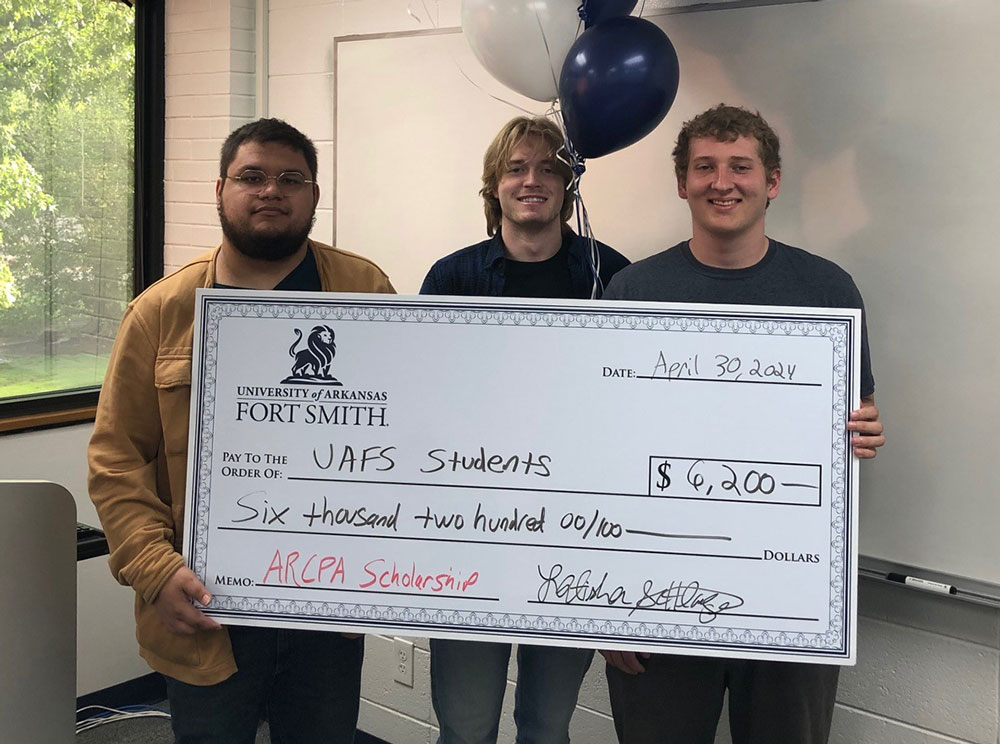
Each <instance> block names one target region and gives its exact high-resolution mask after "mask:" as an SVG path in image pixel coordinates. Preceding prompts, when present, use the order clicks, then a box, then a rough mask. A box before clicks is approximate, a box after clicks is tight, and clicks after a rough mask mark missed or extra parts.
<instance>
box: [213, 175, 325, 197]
mask: <svg viewBox="0 0 1000 744" xmlns="http://www.w3.org/2000/svg"><path fill="white" fill-rule="evenodd" d="M226 178H228V179H229V180H230V181H236V184H237V185H238V186H239V187H240V188H241V189H243V190H245V191H248V192H250V193H253V194H259V193H260V192H261V191H263V190H264V189H266V188H267V184H268V182H269V181H272V180H273V181H274V183H275V184H276V185H277V187H278V190H279V191H285V192H294V191H298V190H299V189H301V188H302V187H303V186H305V185H306V184H307V183H315V181H310V180H309V179H308V178H306V177H305V176H303V175H302V174H301V173H299V172H298V171H285V172H284V173H279V174H278V175H276V176H269V175H267V174H266V173H265V172H264V171H259V170H252V169H250V170H245V171H243V172H242V173H241V174H240V175H238V176H226Z"/></svg>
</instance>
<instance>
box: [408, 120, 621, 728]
mask: <svg viewBox="0 0 1000 744" xmlns="http://www.w3.org/2000/svg"><path fill="white" fill-rule="evenodd" d="M563 144H564V143H563V138H562V134H561V133H560V131H559V129H558V127H556V125H555V124H553V123H552V122H550V121H548V120H547V119H543V118H534V119H529V118H525V117H519V118H516V119H513V120H511V121H510V122H508V123H507V124H506V125H505V126H504V127H503V128H502V129H501V130H500V132H499V133H498V134H497V136H496V137H495V138H494V139H493V142H492V143H491V144H490V146H489V147H488V148H487V150H486V154H485V156H484V158H483V186H482V189H481V190H480V192H479V193H480V194H481V196H482V197H483V202H484V209H485V212H486V232H487V234H488V235H489V236H491V237H490V238H489V239H488V240H485V241H483V242H481V243H477V244H475V245H471V246H468V247H467V248H463V249H461V250H459V251H456V252H455V253H452V254H450V255H448V256H445V257H444V258H442V259H440V260H439V261H437V262H436V263H435V264H434V265H433V266H432V267H431V270H430V271H429V272H428V274H427V277H426V278H425V279H424V283H423V286H422V287H421V289H420V291H421V293H422V294H444V295H472V296H476V295H478V296H493V297H499V296H507V297H548V298H576V299H586V298H589V297H592V296H597V297H599V296H600V294H601V290H602V288H603V287H604V286H605V285H606V283H607V282H608V281H609V280H610V279H611V277H612V276H613V275H614V274H615V273H616V272H617V271H618V270H620V269H622V268H623V267H624V266H626V265H627V264H628V259H626V258H625V257H624V256H622V255H621V254H620V253H618V252H617V251H614V250H612V249H611V248H609V247H608V246H606V245H604V244H602V243H597V244H596V246H595V248H594V249H593V250H594V252H593V253H592V249H591V245H590V244H589V242H588V241H587V240H585V239H584V238H582V237H581V236H579V235H576V234H575V233H574V232H573V231H572V230H570V228H569V226H568V225H567V220H568V219H569V217H570V214H571V213H572V210H573V205H572V201H571V199H570V198H569V195H568V193H567V188H568V186H569V184H570V182H571V180H572V171H571V170H570V168H569V166H568V165H566V163H565V162H564V161H563V160H561V159H560V158H559V151H560V149H562V147H563ZM598 267H599V268H598ZM527 379H530V378H526V384H530V383H528V382H527ZM430 649H431V695H432V701H433V704H434V712H435V713H436V714H437V718H438V722H439V724H440V727H441V733H440V738H439V739H438V742H439V744H490V743H492V742H496V739H497V729H498V726H499V722H500V712H501V708H502V705H503V697H504V691H505V688H506V684H507V664H508V661H509V659H510V652H511V646H510V644H507V643H478V642H474V641H456V640H440V639H431V641H430ZM593 655H594V652H593V651H592V650H589V649H572V648H555V647H546V646H532V645H521V646H519V647H518V651H517V669H518V672H517V686H516V688H515V703H514V720H515V723H516V725H517V741H518V742H519V743H520V744H564V742H568V741H569V722H570V718H571V717H572V715H573V710H574V709H575V707H576V700H577V697H578V695H579V691H580V683H581V682H582V680H583V675H584V673H585V672H586V671H587V668H588V667H589V666H590V662H591V659H592V658H593Z"/></svg>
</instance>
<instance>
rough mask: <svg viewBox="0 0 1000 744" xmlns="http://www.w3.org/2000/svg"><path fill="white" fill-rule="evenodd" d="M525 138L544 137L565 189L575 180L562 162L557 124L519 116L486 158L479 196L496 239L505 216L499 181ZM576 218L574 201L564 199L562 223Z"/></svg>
mask: <svg viewBox="0 0 1000 744" xmlns="http://www.w3.org/2000/svg"><path fill="white" fill-rule="evenodd" d="M526 137H541V139H542V141H543V142H544V143H545V144H546V145H548V147H549V155H550V156H551V157H552V159H553V160H554V161H555V170H556V173H558V174H559V176H561V177H562V179H563V185H564V186H568V185H569V183H570V182H571V181H572V180H573V170H572V168H570V167H569V165H568V164H567V163H566V162H565V161H564V160H563V159H561V158H559V157H558V155H559V152H560V151H561V150H563V148H564V146H565V142H564V141H563V135H562V132H561V131H559V127H558V126H556V124H555V123H553V122H552V121H550V120H549V119H546V118H544V117H541V116H536V117H532V118H529V117H527V116H518V117H517V118H514V119H511V120H510V121H509V122H507V123H506V124H505V125H504V127H503V129H501V130H500V132H499V133H498V134H497V136H496V137H494V138H493V141H492V142H491V143H490V146H489V147H488V148H486V154H485V155H484V156H483V187H482V188H481V189H480V190H479V195H480V196H482V197H483V211H484V212H485V214H486V234H487V235H489V236H493V235H495V234H496V232H497V231H498V230H499V229H500V221H501V219H502V217H503V214H502V213H501V211H500V199H499V198H498V197H497V187H498V186H499V184H500V178H501V177H502V176H503V174H504V172H505V171H506V170H507V168H508V166H509V165H510V156H511V153H512V152H513V151H514V148H515V147H517V146H518V145H519V144H521V142H522V141H523V140H524V139H525V138H526ZM571 214H573V200H572V199H569V198H564V199H563V205H562V210H561V211H560V213H559V216H560V218H561V219H562V221H563V222H566V221H567V220H568V219H569V218H570V215H571Z"/></svg>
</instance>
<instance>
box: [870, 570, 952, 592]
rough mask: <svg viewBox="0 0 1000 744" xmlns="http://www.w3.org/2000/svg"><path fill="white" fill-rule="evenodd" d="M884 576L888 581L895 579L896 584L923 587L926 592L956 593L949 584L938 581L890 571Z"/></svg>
mask: <svg viewBox="0 0 1000 744" xmlns="http://www.w3.org/2000/svg"><path fill="white" fill-rule="evenodd" d="M886 578H887V579H889V581H895V582H896V583H897V584H906V585H907V586H912V587H915V588H917V589H924V590H926V591H928V592H937V593H938V594H958V590H957V589H956V588H955V587H953V586H952V585H951V584H942V583H941V582H940V581H931V580H930V579H921V578H919V577H917V576H905V575H904V574H900V573H891V574H889V575H888V576H886Z"/></svg>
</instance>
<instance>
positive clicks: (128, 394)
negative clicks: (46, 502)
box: [88, 119, 394, 744]
mask: <svg viewBox="0 0 1000 744" xmlns="http://www.w3.org/2000/svg"><path fill="white" fill-rule="evenodd" d="M316 160H317V158H316V148H315V146H314V145H313V143H312V141H310V140H309V138H308V137H306V136H305V135H304V134H302V133H301V132H299V131H298V130H297V129H295V128H294V127H292V126H290V125H288V124H286V123H285V122H283V121H280V120H277V119H261V120H259V121H255V122H251V123H250V124H246V125H244V126H242V127H240V128H239V129H237V130H236V131H234V132H233V133H232V134H230V135H229V137H228V138H227V139H226V141H225V143H224V144H223V146H222V155H221V162H220V170H219V180H218V181H217V182H216V185H215V197H216V206H217V208H218V212H219V221H220V222H221V225H222V233H223V239H222V244H221V245H220V246H219V247H218V248H216V249H215V250H214V251H212V252H210V253H208V254H206V255H204V256H201V257H200V258H197V259H195V260H194V261H192V262H191V263H189V264H187V265H186V266H184V267H183V268H181V269H180V270H179V271H177V272H176V273H174V274H172V275H171V276H169V277H167V278H165V279H162V280H160V281H159V282H157V283H156V284H154V285H153V286H152V287H150V288H149V289H147V290H146V291H145V292H143V293H142V294H141V295H139V297H137V298H136V299H135V300H133V301H132V303H130V305H129V307H128V310H127V311H126V313H125V317H124V319H123V320H122V325H121V328H120V329H119V331H118V336H117V338H116V340H115V345H114V349H113V351H112V354H111V360H110V362H109V364H108V371H107V375H106V377H105V380H104V386H103V388H102V390H101V397H100V402H99V404H98V409H97V418H96V421H95V424H94V434H93V438H92V439H91V442H90V449H89V452H88V455H89V460H90V495H91V498H92V499H93V501H94V504H95V505H96V506H97V510H98V513H99V514H100V517H101V523H102V525H103V526H104V530H105V532H106V533H107V537H108V544H109V546H110V548H111V556H110V559H109V563H110V566H111V571H112V573H113V574H114V576H115V578H116V579H117V580H118V581H119V582H121V583H122V584H126V585H129V586H131V587H133V588H134V589H135V591H136V595H137V596H136V625H137V632H136V636H137V638H138V641H139V646H140V654H141V655H142V657H143V658H144V659H146V661H147V662H148V663H149V665H150V666H151V667H152V668H153V669H155V670H156V671H158V672H161V673H162V674H164V675H165V676H166V679H167V694H168V696H169V699H170V709H171V714H172V718H173V728H174V735H175V737H176V741H177V742H203V741H211V742H233V743H234V744H236V743H237V742H238V743H240V744H245V743H246V742H253V741H254V738H255V736H256V730H257V724H258V721H259V719H260V715H261V713H262V712H264V713H265V714H266V715H267V718H268V720H269V722H270V727H271V736H272V739H273V740H274V741H292V742H314V741H316V742H318V741H323V742H350V741H352V740H353V737H354V729H355V726H356V724H357V717H358V705H359V697H360V688H361V661H362V657H363V639H361V638H357V637H351V638H348V637H345V636H342V635H340V634H337V633H324V632H318V631H305V630H286V629H276V628H254V627H239V626H231V627H228V628H223V627H222V626H220V625H219V624H218V623H217V622H215V621H214V620H212V619H211V618H209V617H207V616H206V615H204V614H203V613H202V612H201V611H200V610H199V609H198V607H197V606H196V604H195V603H198V604H201V605H205V604H208V603H209V602H210V601H211V595H210V594H209V592H208V591H207V590H206V588H205V586H204V585H203V584H202V583H201V582H200V581H199V580H198V578H197V577H196V576H195V574H194V573H193V572H192V571H191V570H190V569H189V568H187V566H186V565H185V563H184V558H183V557H182V556H181V554H180V543H181V539H182V532H183V524H184V503H185V499H184V483H185V474H186V464H187V437H188V410H189V404H190V397H191V351H192V336H193V322H194V308H195V302H194V294H195V289H197V288H198V287H230V288H240V289H265V290H268V289H279V290H313V291H320V290H322V291H336V292H393V291H394V290H393V288H392V285H391V284H390V283H389V280H388V279H387V278H386V276H385V274H384V273H382V271H381V270H380V269H379V268H378V267H377V266H376V265H375V264H373V263H372V262H371V261H368V260H367V259H365V258H362V257H360V256H356V255H354V254H351V253H347V252H346V251H341V250H338V249H336V248H331V247H330V246H327V245H323V244H321V243H317V242H315V241H313V240H309V238H308V235H309V231H310V229H311V228H312V224H313V216H314V214H315V211H316V204H317V203H318V201H319V187H318V186H317V184H316Z"/></svg>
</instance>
